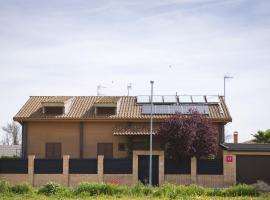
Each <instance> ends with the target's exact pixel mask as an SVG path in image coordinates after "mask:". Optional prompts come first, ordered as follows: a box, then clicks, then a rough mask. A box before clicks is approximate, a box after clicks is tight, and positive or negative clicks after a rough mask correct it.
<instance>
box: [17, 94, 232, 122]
mask: <svg viewBox="0 0 270 200" xmlns="http://www.w3.org/2000/svg"><path fill="white" fill-rule="evenodd" d="M71 98H73V99H72V101H73V102H72V106H71V108H70V110H69V112H67V113H66V114H63V115H58V116H51V115H50V116H46V115H44V114H43V113H42V104H41V103H42V102H49V101H51V100H53V101H59V99H60V100H62V101H64V100H69V99H71ZM116 100H117V101H118V102H119V105H118V106H119V107H118V112H117V114H115V115H110V116H106V117H104V116H95V112H94V104H95V103H100V102H102V103H104V102H109V103H111V102H115V101H116ZM220 102H221V103H220V106H221V108H222V110H223V112H220V106H219V105H218V104H209V118H210V119H212V120H213V121H222V122H229V121H231V116H230V114H229V111H228V109H227V106H226V105H225V103H224V99H223V97H220ZM141 107H142V106H141V105H138V104H137V103H136V97H134V96H117V97H116V96H106V97H101V96H74V97H72V96H66V97H65V96H61V97H58V96H31V97H30V98H29V99H28V101H27V102H26V103H25V105H24V106H23V107H22V108H21V110H20V111H19V112H18V113H17V114H16V116H15V117H14V120H16V121H26V120H43V119H50V120H53V119H61V120H101V119H102V120H131V119H132V120H147V119H150V115H149V114H142V111H141V110H142V108H141ZM169 116H171V115H164V114H155V115H153V118H154V119H155V120H162V119H165V118H167V117H169Z"/></svg>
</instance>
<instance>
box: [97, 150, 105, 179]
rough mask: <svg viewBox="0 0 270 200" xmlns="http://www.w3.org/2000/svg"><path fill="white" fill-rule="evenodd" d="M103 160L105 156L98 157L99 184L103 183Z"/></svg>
mask: <svg viewBox="0 0 270 200" xmlns="http://www.w3.org/2000/svg"><path fill="white" fill-rule="evenodd" d="M103 160H104V156H103V155H98V182H99V183H102V182H103V175H104V174H103Z"/></svg>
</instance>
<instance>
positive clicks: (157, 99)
mask: <svg viewBox="0 0 270 200" xmlns="http://www.w3.org/2000/svg"><path fill="white" fill-rule="evenodd" d="M150 102H151V97H150ZM153 103H163V98H162V96H157V95H154V96H153Z"/></svg>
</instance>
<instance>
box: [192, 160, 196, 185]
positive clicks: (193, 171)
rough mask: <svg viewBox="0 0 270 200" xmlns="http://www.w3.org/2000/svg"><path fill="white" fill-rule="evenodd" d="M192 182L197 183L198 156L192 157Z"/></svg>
mask: <svg viewBox="0 0 270 200" xmlns="http://www.w3.org/2000/svg"><path fill="white" fill-rule="evenodd" d="M191 183H197V158H196V157H192V158H191Z"/></svg>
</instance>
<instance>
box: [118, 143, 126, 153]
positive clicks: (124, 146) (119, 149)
mask: <svg viewBox="0 0 270 200" xmlns="http://www.w3.org/2000/svg"><path fill="white" fill-rule="evenodd" d="M125 150H126V144H125V143H118V151H125Z"/></svg>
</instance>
